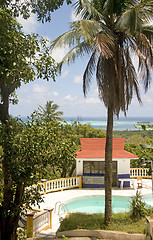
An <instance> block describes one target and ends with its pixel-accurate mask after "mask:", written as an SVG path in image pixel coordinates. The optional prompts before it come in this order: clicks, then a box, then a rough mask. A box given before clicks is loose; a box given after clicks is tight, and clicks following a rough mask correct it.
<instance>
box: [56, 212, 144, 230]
mask: <svg viewBox="0 0 153 240" xmlns="http://www.w3.org/2000/svg"><path fill="white" fill-rule="evenodd" d="M145 224H146V220H145V218H141V219H139V220H136V221H134V220H132V219H131V218H130V214H129V213H118V214H113V215H112V223H111V226H109V227H106V226H105V225H104V214H82V213H72V214H70V215H69V217H67V218H65V219H64V220H63V221H62V223H61V226H60V229H59V231H67V230H74V229H89V230H111V231H121V232H127V233H142V234H144V233H145Z"/></svg>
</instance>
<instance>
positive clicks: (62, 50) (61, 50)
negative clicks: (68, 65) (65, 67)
mask: <svg viewBox="0 0 153 240" xmlns="http://www.w3.org/2000/svg"><path fill="white" fill-rule="evenodd" d="M68 50H69V47H68V45H66V46H63V47H56V48H55V49H54V50H53V51H52V53H51V55H52V57H53V58H54V59H55V61H56V62H60V61H61V60H62V59H63V57H64V56H65V55H66V53H67V52H68Z"/></svg>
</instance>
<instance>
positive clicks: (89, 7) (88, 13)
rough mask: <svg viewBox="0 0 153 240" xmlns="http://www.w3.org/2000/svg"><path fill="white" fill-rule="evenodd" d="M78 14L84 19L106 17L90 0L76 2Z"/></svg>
mask: <svg viewBox="0 0 153 240" xmlns="http://www.w3.org/2000/svg"><path fill="white" fill-rule="evenodd" d="M74 9H75V14H76V16H78V15H79V16H81V18H82V19H91V18H92V19H96V20H97V21H98V20H100V19H104V16H103V15H102V13H101V12H100V11H98V10H97V9H96V8H95V7H94V4H92V2H89V0H79V1H77V2H76V3H75V4H74Z"/></svg>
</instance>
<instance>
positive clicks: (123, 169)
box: [76, 158, 130, 175]
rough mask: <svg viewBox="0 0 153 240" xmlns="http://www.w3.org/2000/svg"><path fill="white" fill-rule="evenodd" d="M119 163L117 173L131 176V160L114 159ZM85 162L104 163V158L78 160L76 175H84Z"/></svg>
mask: <svg viewBox="0 0 153 240" xmlns="http://www.w3.org/2000/svg"><path fill="white" fill-rule="evenodd" d="M113 160H114V161H117V172H118V174H130V159H127V158H125V159H113ZM83 161H104V159H103V158H84V159H83V158H82V159H79V158H77V159H76V174H77V175H82V174H83Z"/></svg>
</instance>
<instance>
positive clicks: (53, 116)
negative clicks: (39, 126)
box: [40, 101, 65, 122]
mask: <svg viewBox="0 0 153 240" xmlns="http://www.w3.org/2000/svg"><path fill="white" fill-rule="evenodd" d="M40 108H41V110H42V114H43V115H44V116H45V117H46V120H48V121H61V122H64V121H65V120H64V119H63V118H62V115H63V112H62V111H59V110H58V109H59V106H58V105H57V104H55V103H53V101H47V103H46V105H45V107H44V108H43V107H42V106H40Z"/></svg>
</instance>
